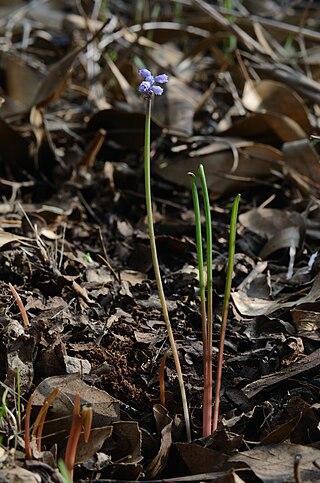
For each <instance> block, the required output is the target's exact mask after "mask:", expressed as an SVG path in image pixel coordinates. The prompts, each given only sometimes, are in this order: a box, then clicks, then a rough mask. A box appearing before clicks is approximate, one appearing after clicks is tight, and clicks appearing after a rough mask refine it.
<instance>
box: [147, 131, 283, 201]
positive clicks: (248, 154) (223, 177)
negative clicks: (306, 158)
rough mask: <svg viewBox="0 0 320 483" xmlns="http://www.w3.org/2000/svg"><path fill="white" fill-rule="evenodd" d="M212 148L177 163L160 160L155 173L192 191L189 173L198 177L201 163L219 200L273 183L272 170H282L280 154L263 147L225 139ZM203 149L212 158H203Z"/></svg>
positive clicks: (183, 158) (191, 154)
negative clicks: (254, 187) (225, 195)
mask: <svg viewBox="0 0 320 483" xmlns="http://www.w3.org/2000/svg"><path fill="white" fill-rule="evenodd" d="M210 148H211V149H209V147H206V148H202V149H201V150H197V151H195V152H194V151H191V152H190V153H189V154H188V156H184V157H180V156H179V157H176V159H157V160H156V161H155V163H154V171H155V172H156V173H157V174H158V175H159V176H161V177H162V178H164V179H166V180H168V181H171V182H172V183H175V184H178V185H180V186H185V187H190V176H189V175H188V174H187V173H188V172H193V173H196V172H197V170H198V166H199V164H200V163H201V164H203V166H204V168H205V171H206V178H207V184H208V189H209V190H210V192H211V195H212V197H219V196H221V195H223V194H225V193H230V192H231V193H232V192H237V193H238V192H241V191H243V190H245V189H247V188H248V187H249V186H252V185H254V184H257V185H258V184H260V183H263V182H265V181H266V180H267V179H268V178H269V179H271V175H270V171H271V170H272V169H274V168H278V169H279V164H280V166H281V160H282V154H281V153H280V151H278V150H277V149H275V148H272V147H270V146H267V145H264V144H255V143H252V142H247V141H240V140H237V139H233V138H231V139H228V138H223V139H220V140H219V141H218V143H217V144H213V145H210ZM204 149H205V150H206V151H207V152H208V151H209V154H203V153H204V152H205V151H204ZM210 151H211V152H210ZM235 153H237V154H235Z"/></svg>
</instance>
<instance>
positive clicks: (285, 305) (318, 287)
mask: <svg viewBox="0 0 320 483" xmlns="http://www.w3.org/2000/svg"><path fill="white" fill-rule="evenodd" d="M231 296H232V299H233V302H234V304H235V306H236V308H237V310H239V312H240V313H241V314H242V315H244V316H246V317H254V316H257V315H270V314H272V313H273V312H275V311H277V310H280V309H281V310H286V309H292V308H293V307H295V306H297V305H300V304H305V303H310V302H315V301H317V300H319V299H320V276H319V275H317V276H316V278H315V279H314V281H313V284H312V287H311V289H310V290H309V292H308V293H307V294H306V295H302V297H300V298H297V296H296V295H295V300H294V301H290V299H291V298H292V295H291V294H286V295H283V296H280V297H279V298H278V299H276V300H271V299H266V298H258V297H250V296H249V294H248V292H247V291H243V290H238V291H236V292H233V293H232V294H231Z"/></svg>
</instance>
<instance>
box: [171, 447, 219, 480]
mask: <svg viewBox="0 0 320 483" xmlns="http://www.w3.org/2000/svg"><path fill="white" fill-rule="evenodd" d="M174 447H175V448H176V450H177V452H178V455H179V457H180V458H181V460H182V462H183V464H184V465H185V466H186V467H187V468H188V471H190V473H191V475H196V474H197V473H211V472H213V471H219V470H222V469H223V468H224V467H225V463H226V461H227V457H226V456H225V455H224V454H223V453H221V452H218V451H215V450H213V449H209V448H205V447H203V446H199V445H197V444H192V443H191V444H187V443H175V445H174Z"/></svg>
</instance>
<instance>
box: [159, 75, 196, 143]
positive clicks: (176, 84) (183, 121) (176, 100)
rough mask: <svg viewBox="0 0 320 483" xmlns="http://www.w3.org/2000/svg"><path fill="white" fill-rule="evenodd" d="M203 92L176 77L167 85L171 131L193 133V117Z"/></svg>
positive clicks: (178, 133) (186, 135)
mask: <svg viewBox="0 0 320 483" xmlns="http://www.w3.org/2000/svg"><path fill="white" fill-rule="evenodd" d="M200 99H201V93H200V92H199V91H197V90H196V89H193V88H192V87H190V86H188V85H186V84H185V83H184V82H182V81H181V80H179V79H177V78H176V77H170V82H169V83H168V86H167V87H166V101H167V110H168V113H167V115H168V129H169V131H170V133H172V134H175V135H178V136H183V137H189V136H191V135H192V134H193V117H194V113H195V111H196V108H197V105H198V103H199V101H200Z"/></svg>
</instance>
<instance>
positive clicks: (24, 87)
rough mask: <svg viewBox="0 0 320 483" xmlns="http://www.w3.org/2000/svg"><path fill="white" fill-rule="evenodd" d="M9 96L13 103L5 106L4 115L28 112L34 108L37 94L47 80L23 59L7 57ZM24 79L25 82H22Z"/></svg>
mask: <svg viewBox="0 0 320 483" xmlns="http://www.w3.org/2000/svg"><path fill="white" fill-rule="evenodd" d="M4 61H5V76H6V85H7V94H8V96H9V98H10V100H11V101H13V103H14V104H13V103H12V102H11V103H8V105H7V106H5V109H4V112H3V115H9V114H14V113H15V112H19V111H20V112H21V111H27V110H29V109H30V108H31V107H32V106H33V102H34V99H35V93H36V92H37V90H38V88H39V86H40V85H41V83H42V82H43V80H44V79H45V76H44V74H43V73H41V71H40V70H39V69H35V68H33V67H31V65H29V64H27V63H26V62H25V61H24V60H23V58H22V57H18V58H17V57H13V56H12V55H10V56H9V55H8V56H5V59H4ZM21 79H23V82H21Z"/></svg>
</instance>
